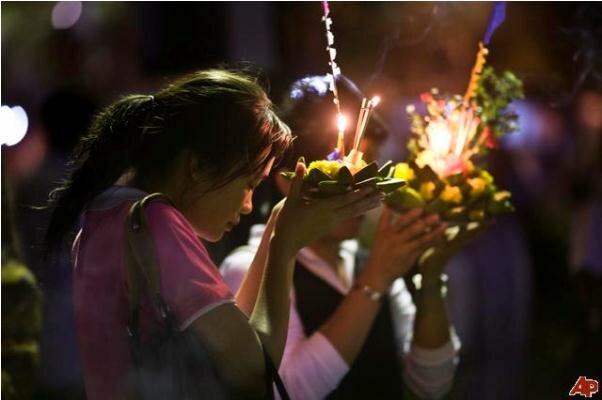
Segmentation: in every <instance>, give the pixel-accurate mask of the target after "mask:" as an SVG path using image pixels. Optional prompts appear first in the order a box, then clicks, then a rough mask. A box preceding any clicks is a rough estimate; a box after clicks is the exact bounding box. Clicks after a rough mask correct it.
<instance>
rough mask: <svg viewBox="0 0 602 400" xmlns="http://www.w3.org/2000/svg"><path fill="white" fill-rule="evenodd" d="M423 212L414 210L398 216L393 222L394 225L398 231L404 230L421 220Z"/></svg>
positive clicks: (418, 209)
mask: <svg viewBox="0 0 602 400" xmlns="http://www.w3.org/2000/svg"><path fill="white" fill-rule="evenodd" d="M422 212H423V209H422V208H413V209H411V210H410V211H407V212H405V213H403V214H397V215H396V218H395V219H394V220H393V221H392V225H393V226H394V227H395V229H396V230H397V231H399V230H402V229H404V228H405V227H406V226H408V225H410V224H412V223H413V222H414V221H416V220H417V219H418V218H420V216H421V215H422Z"/></svg>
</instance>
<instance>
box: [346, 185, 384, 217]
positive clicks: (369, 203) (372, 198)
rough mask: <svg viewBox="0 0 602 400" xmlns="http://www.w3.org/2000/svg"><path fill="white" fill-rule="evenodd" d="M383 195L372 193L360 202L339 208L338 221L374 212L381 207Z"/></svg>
mask: <svg viewBox="0 0 602 400" xmlns="http://www.w3.org/2000/svg"><path fill="white" fill-rule="evenodd" d="M380 202H381V195H380V194H379V193H376V192H375V193H372V194H369V195H367V196H365V197H363V198H362V199H360V200H357V201H355V202H353V203H349V204H347V205H345V206H343V207H339V208H338V209H337V210H336V211H335V214H336V218H337V220H345V219H348V218H353V217H357V216H359V215H362V214H364V213H365V212H367V211H369V210H372V209H373V208H376V207H378V206H379V205H380Z"/></svg>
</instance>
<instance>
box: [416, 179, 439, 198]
mask: <svg viewBox="0 0 602 400" xmlns="http://www.w3.org/2000/svg"><path fill="white" fill-rule="evenodd" d="M435 187H436V186H435V182H424V183H423V184H421V185H420V196H422V198H423V199H424V200H425V201H431V200H433V197H435Z"/></svg>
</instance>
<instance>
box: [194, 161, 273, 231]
mask: <svg viewBox="0 0 602 400" xmlns="http://www.w3.org/2000/svg"><path fill="white" fill-rule="evenodd" d="M266 153H267V154H269V153H268V152H267V151H266ZM264 157H266V156H264ZM273 164H274V158H271V159H270V160H269V161H268V162H267V163H265V167H264V168H263V169H262V170H260V171H257V172H256V173H255V174H252V175H247V176H242V177H239V178H237V179H235V180H233V181H232V182H230V183H228V184H227V185H225V186H222V187H220V188H218V189H215V190H211V191H207V192H204V193H203V194H200V195H199V194H197V195H195V196H191V197H192V198H190V199H189V201H187V202H185V204H186V205H185V206H184V207H183V209H182V213H183V214H184V215H185V216H186V218H187V219H188V220H189V221H190V222H191V224H192V226H193V227H194V228H195V230H196V232H197V234H198V235H199V236H200V237H201V238H203V239H205V240H208V241H210V242H216V241H218V240H219V239H221V237H222V236H223V235H224V233H225V232H229V231H230V230H232V228H234V226H236V225H237V224H238V223H239V222H240V216H241V215H246V214H250V213H251V211H253V191H254V190H255V188H257V186H258V185H259V184H260V183H261V182H262V181H263V180H264V179H265V178H266V177H268V176H269V174H270V170H271V169H272V165H273Z"/></svg>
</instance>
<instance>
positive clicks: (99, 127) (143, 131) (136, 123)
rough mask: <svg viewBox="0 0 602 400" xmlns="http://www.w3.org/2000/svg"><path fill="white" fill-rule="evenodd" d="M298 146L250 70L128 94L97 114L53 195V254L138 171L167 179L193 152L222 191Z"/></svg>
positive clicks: (49, 243) (202, 74)
mask: <svg viewBox="0 0 602 400" xmlns="http://www.w3.org/2000/svg"><path fill="white" fill-rule="evenodd" d="M291 141H292V136H291V133H290V129H289V128H288V126H287V125H286V124H285V123H284V122H282V120H280V118H279V117H278V116H277V114H276V112H275V111H274V107H273V105H272V102H271V101H270V100H269V98H268V96H267V95H266V93H265V91H264V90H263V89H262V87H261V86H260V85H259V84H258V83H257V79H256V78H253V77H251V76H249V75H247V74H245V73H243V72H237V71H232V70H226V69H212V70H204V71H199V72H195V73H193V74H190V75H188V76H186V77H184V78H182V79H179V80H177V81H175V82H174V83H172V84H171V85H169V86H167V87H166V88H164V89H162V90H159V91H158V92H156V93H154V94H152V95H129V96H126V97H124V98H122V99H121V100H119V101H117V102H115V103H113V104H111V105H110V106H108V107H107V108H106V109H104V110H103V111H102V112H101V113H100V114H99V115H97V116H96V118H95V119H94V121H93V123H92V125H91V127H90V129H89V130H88V132H87V134H86V135H85V136H84V137H83V138H82V139H81V140H80V142H79V144H78V146H77V147H76V149H75V151H74V154H73V157H72V161H71V162H72V164H71V169H72V172H71V174H70V177H69V179H67V180H65V181H64V182H63V184H62V185H61V186H59V187H57V188H56V189H54V190H53V191H52V192H51V193H50V200H49V201H50V202H51V205H52V206H53V207H54V209H53V212H52V216H51V218H50V222H49V225H48V228H47V231H46V236H45V239H44V249H45V254H46V255H50V254H51V253H52V252H53V251H54V249H56V248H57V247H58V246H59V245H60V244H61V243H62V241H63V238H64V237H65V236H66V235H67V233H68V232H69V231H70V230H71V228H72V226H73V225H74V223H75V222H76V220H77V218H78V217H79V215H80V213H81V212H82V211H83V210H84V209H85V207H86V206H87V204H88V203H89V202H90V201H91V200H92V199H93V198H94V197H95V196H97V195H98V194H100V193H101V192H102V191H104V190H105V189H107V188H108V187H110V186H111V185H113V184H114V183H115V182H116V181H117V180H118V179H119V178H120V177H121V176H122V175H123V174H124V173H125V172H127V171H128V170H130V169H133V170H134V171H135V172H136V174H137V177H138V176H143V177H144V178H147V179H148V178H151V179H157V178H159V179H160V178H162V177H164V174H165V173H166V172H167V171H168V170H169V168H170V166H171V165H172V163H173V161H174V159H175V158H176V157H177V156H178V154H180V152H181V151H182V150H184V149H188V150H191V151H192V152H193V153H194V154H195V155H196V157H197V158H198V166H197V167H198V169H199V171H202V172H203V174H204V175H205V176H206V177H208V178H209V179H210V180H211V182H213V186H212V187H211V189H217V188H219V187H221V186H224V185H226V184H227V183H229V182H231V181H232V180H234V179H236V178H237V177H240V176H244V175H247V174H252V173H253V172H255V171H257V170H258V169H259V168H261V167H262V165H261V163H262V161H261V159H263V158H262V157H260V155H261V154H262V153H263V152H265V151H266V149H268V148H270V152H271V154H270V155H271V156H272V157H276V158H277V159H280V157H281V156H282V154H283V153H284V151H285V150H286V149H287V148H288V147H289V146H290V143H291ZM260 158H261V159H260ZM270 158H271V157H268V158H267V160H269V159H270Z"/></svg>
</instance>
